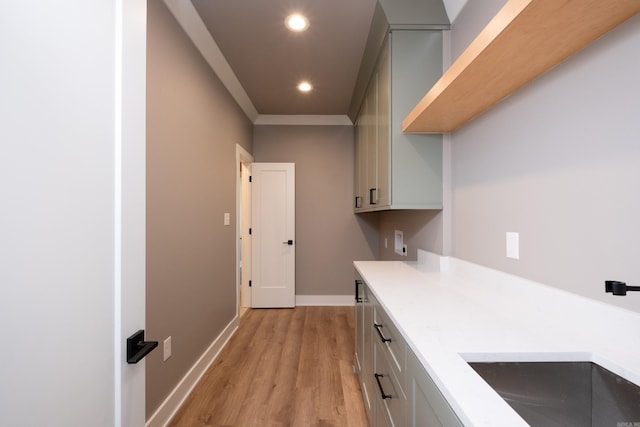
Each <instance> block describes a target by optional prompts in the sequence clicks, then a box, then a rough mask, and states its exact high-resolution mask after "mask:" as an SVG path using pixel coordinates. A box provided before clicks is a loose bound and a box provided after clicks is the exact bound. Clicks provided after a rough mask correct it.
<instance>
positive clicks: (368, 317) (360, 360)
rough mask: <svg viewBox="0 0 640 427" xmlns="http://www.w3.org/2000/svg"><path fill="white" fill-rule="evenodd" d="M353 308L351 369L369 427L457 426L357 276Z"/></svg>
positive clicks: (414, 358) (432, 385) (442, 397)
mask: <svg viewBox="0 0 640 427" xmlns="http://www.w3.org/2000/svg"><path fill="white" fill-rule="evenodd" d="M356 274H357V273H356ZM355 306H356V308H355V316H356V319H355V325H356V331H355V336H356V343H355V365H354V370H355V372H356V373H357V374H358V376H359V380H360V388H361V390H362V399H363V401H364V405H365V410H366V412H367V417H368V419H369V425H371V426H374V427H404V426H412V427H425V426H426V427H432V426H433V427H437V426H443V427H456V426H462V423H461V422H460V421H459V420H458V418H457V416H456V415H455V413H454V412H453V410H452V409H451V407H450V406H449V404H448V403H447V401H446V399H445V398H444V396H442V394H441V393H440V391H439V390H438V387H437V386H436V385H435V383H434V382H433V380H432V379H431V377H430V376H429V374H428V373H427V371H426V370H425V369H424V367H423V366H422V364H421V363H420V361H419V360H418V358H417V357H416V355H415V354H414V353H413V351H412V350H411V348H409V346H408V345H407V343H406V341H405V340H404V338H403V337H402V336H401V335H400V332H399V330H398V328H397V327H396V325H395V324H394V323H393V322H392V321H391V319H390V317H389V316H388V315H387V313H386V312H385V310H384V309H383V308H382V306H381V305H380V304H379V303H378V301H377V300H376V299H375V297H374V296H373V294H372V292H371V291H370V289H369V287H368V286H367V284H366V282H365V281H364V280H362V278H361V277H360V276H357V279H356V305H355Z"/></svg>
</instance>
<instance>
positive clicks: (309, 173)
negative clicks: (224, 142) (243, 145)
mask: <svg viewBox="0 0 640 427" xmlns="http://www.w3.org/2000/svg"><path fill="white" fill-rule="evenodd" d="M253 145H254V151H253V155H254V160H255V161H256V162H293V163H295V164H296V295H349V294H352V293H353V285H352V284H353V264H352V262H353V261H354V260H372V259H375V258H376V257H377V254H378V237H377V233H376V231H375V230H376V227H377V220H378V218H377V216H376V215H375V214H374V215H355V214H354V213H353V127H351V126H256V127H255V129H254V143H253Z"/></svg>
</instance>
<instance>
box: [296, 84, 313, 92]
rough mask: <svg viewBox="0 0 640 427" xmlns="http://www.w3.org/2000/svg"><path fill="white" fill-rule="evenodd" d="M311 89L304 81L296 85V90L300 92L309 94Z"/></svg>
mask: <svg viewBox="0 0 640 427" xmlns="http://www.w3.org/2000/svg"><path fill="white" fill-rule="evenodd" d="M311 89H313V86H311V83H309V82H307V81H304V82H300V83H298V90H299V91H300V92H305V93H306V92H310V91H311Z"/></svg>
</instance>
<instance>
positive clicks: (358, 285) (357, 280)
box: [356, 279, 362, 302]
mask: <svg viewBox="0 0 640 427" xmlns="http://www.w3.org/2000/svg"><path fill="white" fill-rule="evenodd" d="M361 284H362V280H359V279H356V302H362V298H360V292H359V291H360V285H361Z"/></svg>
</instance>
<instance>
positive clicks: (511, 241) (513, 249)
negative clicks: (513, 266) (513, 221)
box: [507, 231, 520, 259]
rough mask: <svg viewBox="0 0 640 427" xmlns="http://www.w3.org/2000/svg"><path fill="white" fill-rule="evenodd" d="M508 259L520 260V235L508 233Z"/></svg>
mask: <svg viewBox="0 0 640 427" xmlns="http://www.w3.org/2000/svg"><path fill="white" fill-rule="evenodd" d="M507 258H511V259H520V233H515V232H512V231H507Z"/></svg>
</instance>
